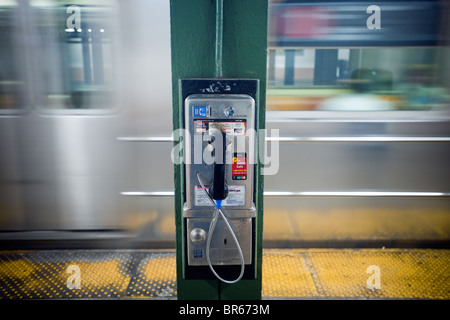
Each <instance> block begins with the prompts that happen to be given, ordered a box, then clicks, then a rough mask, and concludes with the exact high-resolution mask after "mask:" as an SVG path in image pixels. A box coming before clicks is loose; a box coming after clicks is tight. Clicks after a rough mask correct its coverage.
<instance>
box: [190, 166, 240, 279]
mask: <svg viewBox="0 0 450 320" xmlns="http://www.w3.org/2000/svg"><path fill="white" fill-rule="evenodd" d="M197 179H198V182H199V183H200V185H201V186H202V189H203V191H204V192H205V194H206V195H207V196H208V199H209V200H210V201H211V203H212V205H213V206H214V207H215V208H216V209H215V210H214V216H213V219H212V220H211V223H210V225H209V231H208V239H207V240H206V260H207V261H208V265H209V268H210V269H211V271H212V273H214V275H215V276H216V277H217V279H219V280H220V281H222V282H225V283H229V284H232V283H236V282H238V281H239V280H241V279H242V276H243V275H244V270H245V262H244V254H243V253H242V249H241V246H240V245H239V241H238V239H237V237H236V234H235V233H234V231H233V229H232V228H231V225H230V223H229V222H228V219H227V218H226V217H225V215H224V214H223V212H222V210H221V209H219V208H217V206H216V203H215V202H214V199H213V198H211V196H210V195H209V193H208V191H206V188H205V185H204V184H203V181H202V179H201V178H200V173H199V172H197ZM219 214H220V215H221V216H222V219H223V220H224V221H225V224H226V225H227V227H228V230H230V232H231V236H232V237H233V240H234V242H235V243H236V245H237V249H238V251H239V257H240V259H241V273H240V274H239V277H237V278H236V279H235V280H225V279H223V278H222V277H221V276H219V275H218V274H217V272H216V270H214V267H213V266H212V263H211V259H210V257H209V249H210V245H211V238H212V234H213V233H214V229H215V228H216V223H217V220H218V219H219Z"/></svg>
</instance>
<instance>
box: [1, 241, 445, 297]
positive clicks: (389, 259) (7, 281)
mask: <svg viewBox="0 0 450 320" xmlns="http://www.w3.org/2000/svg"><path fill="white" fill-rule="evenodd" d="M262 271H263V278H262V298H263V299H267V300H269V299H313V300H320V299H349V300H353V299H358V300H359V299H365V300H371V299H419V300H424V299H435V300H447V299H450V250H448V249H384V248H380V249H374V248H372V249H265V250H264V253H263V265H262ZM0 299H2V300H24V299H25V300H30V299H31V300H43V299H44V300H55V299H163V300H175V299H177V285H176V266H175V251H174V250H30V251H28V250H23V251H20V250H10V251H1V252H0Z"/></svg>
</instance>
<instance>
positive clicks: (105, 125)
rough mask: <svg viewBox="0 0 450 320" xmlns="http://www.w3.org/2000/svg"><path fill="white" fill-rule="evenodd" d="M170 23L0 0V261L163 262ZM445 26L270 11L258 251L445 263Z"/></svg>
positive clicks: (380, 11) (448, 166)
mask: <svg viewBox="0 0 450 320" xmlns="http://www.w3.org/2000/svg"><path fill="white" fill-rule="evenodd" d="M372 5H376V6H375V7H371V6H372ZM370 7H371V8H370ZM169 11H170V8H169V1H162V0H151V1H145V0H127V1H124V0H118V1H98V0H89V1H87V0H85V1H81V0H77V1H75V0H73V1H55V0H2V1H0V243H1V247H0V248H2V249H3V248H9V247H26V248H30V247H33V248H34V247H45V248H56V247H57V248H65V247H126V248H129V247H133V248H135V247H136V248H143V247H145V248H167V247H174V246H175V226H174V199H173V189H174V187H173V184H174V182H173V163H172V161H171V150H172V146H173V141H172V138H171V135H172V80H171V64H170V20H169ZM449 17H450V7H449V5H448V4H447V3H446V2H445V1H380V2H378V3H377V4H376V3H372V2H368V1H326V2H319V1H314V2H313V1H309V2H306V1H271V2H270V6H269V19H270V20H269V32H268V34H269V37H268V61H267V105H266V109H267V113H266V121H267V122H266V127H267V129H269V131H268V132H269V134H270V132H271V131H270V130H271V129H278V130H279V137H277V138H276V139H269V140H270V141H268V143H267V145H268V148H269V150H272V151H274V152H275V150H276V149H275V148H272V147H271V145H272V144H273V143H275V142H277V143H279V154H278V155H274V154H273V155H271V156H272V159H273V161H275V158H277V159H278V160H279V166H278V170H277V172H275V173H274V174H272V175H266V176H265V177H264V185H265V198H264V207H265V208H264V236H263V237H264V246H265V247H271V246H272V247H321V246H322V247H323V246H326V247H330V246H334V247H341V246H346V247H348V246H353V247H363V246H379V247H382V246H385V247H389V246H390V247H395V246H408V245H414V246H415V247H420V246H422V247H427V246H437V247H447V246H448V243H449V240H450V199H449V196H450V125H449V124H450V92H449V87H450V86H449V84H450V49H449V44H450V24H449ZM269 153H270V152H269ZM275 156H276V157H275Z"/></svg>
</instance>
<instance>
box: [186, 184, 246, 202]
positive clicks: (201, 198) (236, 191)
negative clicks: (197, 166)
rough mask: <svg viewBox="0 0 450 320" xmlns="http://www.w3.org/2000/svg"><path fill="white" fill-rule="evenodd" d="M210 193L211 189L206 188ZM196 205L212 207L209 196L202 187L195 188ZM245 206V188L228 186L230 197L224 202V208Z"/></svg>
mask: <svg viewBox="0 0 450 320" xmlns="http://www.w3.org/2000/svg"><path fill="white" fill-rule="evenodd" d="M205 189H206V191H207V192H209V187H205ZM195 205H196V206H212V204H211V201H210V200H209V199H208V196H207V195H206V194H205V192H204V191H203V190H202V187H201V186H197V187H196V188H195ZM244 205H245V186H228V196H227V198H226V199H225V200H223V201H222V206H244Z"/></svg>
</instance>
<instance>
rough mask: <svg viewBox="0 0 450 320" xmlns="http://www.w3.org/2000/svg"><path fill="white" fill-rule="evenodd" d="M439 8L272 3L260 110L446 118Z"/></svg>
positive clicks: (445, 30) (358, 0) (293, 0)
mask: <svg viewBox="0 0 450 320" xmlns="http://www.w3.org/2000/svg"><path fill="white" fill-rule="evenodd" d="M443 3H444V1H440V0H432V1H424V0H414V1H405V0H399V1H396V2H393V3H388V2H383V3H382V4H380V6H379V7H378V6H377V8H378V16H376V15H375V16H371V14H372V13H371V12H372V11H371V10H372V9H370V7H369V5H370V4H372V3H371V2H368V1H365V0H348V1H326V2H319V1H308V0H283V1H278V0H271V1H270V7H269V35H268V45H269V53H268V70H267V75H268V78H267V84H268V88H267V89H268V90H267V109H268V110H332V111H343V110H346V111H380V110H383V111H384V110H443V109H446V110H448V109H449V108H448V106H449V105H450V95H449V91H448V88H449V80H450V78H449V76H448V74H449V73H448V69H449V65H450V60H449V56H448V35H449V34H450V29H449V27H448V21H445V20H446V19H448V17H449V10H450V7H448V6H443ZM377 17H378V18H377ZM380 17H381V18H380ZM374 19H378V20H377V21H376V26H375V24H374ZM380 19H381V21H382V22H381V21H380ZM445 39H447V40H445ZM445 41H447V43H445ZM391 114H392V113H391Z"/></svg>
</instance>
